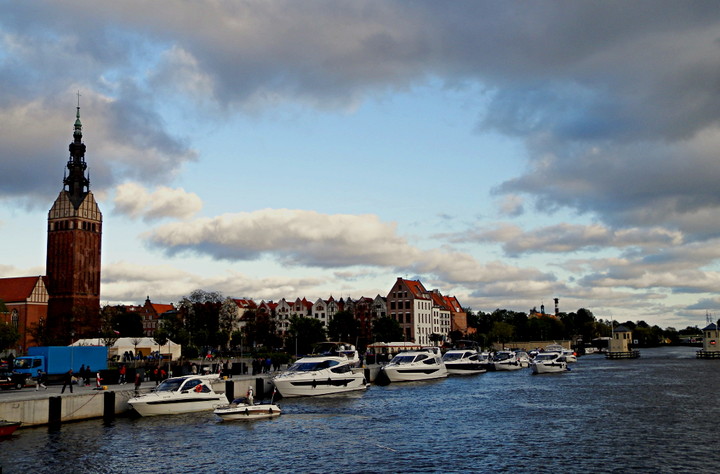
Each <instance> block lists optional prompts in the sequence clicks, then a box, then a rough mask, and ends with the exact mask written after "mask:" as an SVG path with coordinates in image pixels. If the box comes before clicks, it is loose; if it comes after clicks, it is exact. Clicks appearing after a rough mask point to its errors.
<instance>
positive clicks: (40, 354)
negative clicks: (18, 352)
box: [14, 346, 108, 378]
mask: <svg viewBox="0 0 720 474" xmlns="http://www.w3.org/2000/svg"><path fill="white" fill-rule="evenodd" d="M107 361H108V349H107V347H105V346H41V347H30V348H28V353H27V355H26V356H22V357H16V358H15V367H14V369H15V372H17V373H21V374H29V376H31V377H33V378H35V377H37V371H38V369H42V370H43V372H45V373H46V374H47V375H48V377H52V376H54V375H61V374H64V373H66V372H67V371H68V370H70V369H72V370H73V372H75V373H77V372H78V371H79V370H80V366H81V365H84V366H85V367H88V366H89V367H90V368H91V369H92V370H93V372H95V371H98V370H105V369H107Z"/></svg>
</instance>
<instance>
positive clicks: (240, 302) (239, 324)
mask: <svg viewBox="0 0 720 474" xmlns="http://www.w3.org/2000/svg"><path fill="white" fill-rule="evenodd" d="M231 300H232V301H233V302H234V303H235V306H236V310H235V314H234V316H233V323H232V330H233V332H234V331H242V329H243V328H244V327H245V325H246V320H245V317H244V316H245V313H247V312H248V311H251V310H256V309H257V307H258V305H257V304H256V303H255V302H254V301H253V300H251V299H244V298H240V299H236V298H231Z"/></svg>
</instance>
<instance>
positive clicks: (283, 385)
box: [273, 372, 368, 398]
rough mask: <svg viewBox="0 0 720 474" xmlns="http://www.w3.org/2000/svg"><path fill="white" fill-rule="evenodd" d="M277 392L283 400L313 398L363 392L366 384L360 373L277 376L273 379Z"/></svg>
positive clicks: (363, 376) (363, 375)
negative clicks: (357, 391)
mask: <svg viewBox="0 0 720 474" xmlns="http://www.w3.org/2000/svg"><path fill="white" fill-rule="evenodd" d="M273 384H274V385H275V388H277V391H278V392H280V395H282V396H283V397H285V398H291V397H313V396H319V395H332V394H335V393H343V392H353V391H356V390H365V389H367V387H368V383H367V381H366V380H365V374H363V373H362V372H357V373H355V372H348V373H344V374H338V375H337V376H334V375H333V376H328V375H326V374H293V375H287V376H283V375H279V376H277V377H275V378H274V379H273Z"/></svg>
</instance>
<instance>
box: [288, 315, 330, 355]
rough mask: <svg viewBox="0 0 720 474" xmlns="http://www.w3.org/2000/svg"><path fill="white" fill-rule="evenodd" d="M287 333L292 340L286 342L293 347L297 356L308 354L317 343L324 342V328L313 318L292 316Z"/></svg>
mask: <svg viewBox="0 0 720 474" xmlns="http://www.w3.org/2000/svg"><path fill="white" fill-rule="evenodd" d="M288 333H289V334H290V337H291V338H292V339H290V340H288V341H286V342H287V343H289V344H293V343H294V344H293V345H295V347H296V348H297V350H296V352H297V354H309V353H310V352H312V348H313V346H314V345H315V344H317V343H318V342H323V341H325V340H326V337H325V328H324V327H323V325H322V323H321V322H320V321H319V320H317V319H315V318H306V317H303V316H293V317H292V318H290V329H288Z"/></svg>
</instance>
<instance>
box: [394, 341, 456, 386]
mask: <svg viewBox="0 0 720 474" xmlns="http://www.w3.org/2000/svg"><path fill="white" fill-rule="evenodd" d="M380 370H381V371H383V372H384V373H385V375H386V376H387V378H388V380H389V381H390V382H414V381H419V380H432V379H439V378H444V377H447V375H448V371H447V368H446V367H445V364H444V363H443V361H442V357H441V355H440V348H439V347H425V348H422V349H419V350H415V351H407V352H401V353H399V354H398V355H396V356H395V357H393V359H392V360H391V361H390V362H389V363H388V364H387V365H384V366H383V367H381V368H380Z"/></svg>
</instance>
